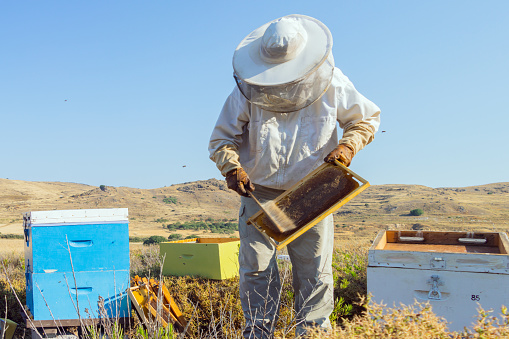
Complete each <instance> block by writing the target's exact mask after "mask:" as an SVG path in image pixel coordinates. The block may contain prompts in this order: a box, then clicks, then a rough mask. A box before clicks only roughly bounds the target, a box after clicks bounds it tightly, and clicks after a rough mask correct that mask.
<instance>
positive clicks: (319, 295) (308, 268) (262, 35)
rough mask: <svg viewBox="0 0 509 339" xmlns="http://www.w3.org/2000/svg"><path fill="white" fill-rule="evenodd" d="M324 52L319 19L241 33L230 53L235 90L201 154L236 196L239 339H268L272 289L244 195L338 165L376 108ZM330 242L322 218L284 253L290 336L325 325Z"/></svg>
mask: <svg viewBox="0 0 509 339" xmlns="http://www.w3.org/2000/svg"><path fill="white" fill-rule="evenodd" d="M331 49H332V36H331V33H330V32H329V29H328V28H327V27H326V26H325V25H324V24H323V23H321V22H320V21H318V20H316V19H314V18H311V17H308V16H304V15H288V16H285V17H282V18H279V19H276V20H274V21H271V22H269V23H267V24H265V25H263V26H261V27H260V28H258V29H256V30H254V31H253V32H251V34H249V35H248V36H247V37H246V38H244V40H242V42H241V43H240V44H239V45H238V47H237V49H236V50H235V53H234V55H233V69H234V78H235V81H236V82H237V86H236V87H235V88H234V89H233V91H232V93H231V94H230V96H229V97H228V98H227V99H226V102H225V104H224V106H223V109H222V111H221V113H220V115H219V118H218V120H217V123H216V126H215V127H214V130H213V132H212V136H211V138H210V144H209V152H210V158H211V159H212V160H213V161H214V162H215V163H216V165H217V167H218V168H219V170H220V171H221V174H222V175H223V176H225V177H226V182H227V185H228V188H230V189H232V190H235V191H236V192H237V193H239V194H240V195H241V196H242V197H241V206H240V212H239V233H240V251H239V265H240V298H241V304H242V309H243V311H244V316H245V319H246V327H245V329H244V336H245V337H246V338H248V337H249V338H269V337H272V335H273V332H274V327H275V324H276V320H277V316H278V311H279V301H280V290H281V286H280V280H279V273H278V268H277V262H276V250H275V247H274V246H273V245H272V244H271V242H270V241H269V240H268V238H267V236H266V235H265V234H262V233H260V232H259V231H258V230H257V229H256V228H255V227H253V226H251V225H247V224H246V221H247V220H248V219H249V217H250V216H251V215H253V214H254V213H256V212H257V211H258V210H259V207H258V206H257V205H256V204H255V202H254V201H253V199H251V198H249V197H248V196H247V192H246V191H253V194H254V195H255V196H256V197H257V198H258V199H259V200H260V201H261V202H266V201H268V200H271V199H275V198H276V197H277V196H279V195H280V194H281V193H283V192H284V191H285V190H287V189H289V188H290V187H291V186H292V185H294V184H295V183H297V182H298V181H299V180H301V179H302V178H303V177H304V176H306V175H307V174H308V173H310V172H311V171H313V170H314V169H316V168H317V167H318V166H320V165H321V164H322V163H323V161H324V160H325V161H328V162H330V161H333V160H334V159H338V160H339V161H341V162H342V163H343V164H345V165H346V166H348V165H350V162H351V161H352V158H353V156H354V155H355V154H356V153H357V152H358V151H360V150H361V149H362V148H363V147H364V146H366V145H367V144H369V143H370V142H371V141H372V140H373V137H374V134H375V133H376V131H377V130H378V126H379V124H380V109H379V108H378V107H377V106H376V105H375V104H374V103H372V102H371V101H369V100H368V99H366V98H365V97H364V96H362V94H360V93H359V92H358V91H357V90H356V89H355V87H354V86H353V84H352V83H351V82H350V80H349V79H348V78H347V77H346V76H345V75H343V73H342V72H341V71H340V70H339V69H338V68H335V67H334V59H333V56H332V52H331ZM338 125H339V127H340V128H342V130H343V136H342V138H341V139H340V140H338V127H337V126H338ZM317 203H319V202H317ZM333 240H334V229H333V219H332V215H329V216H328V217H327V218H325V219H324V220H323V221H321V222H320V223H318V224H317V225H316V226H314V227H312V228H311V229H310V230H309V231H307V232H306V233H304V234H303V235H302V236H300V237H299V238H297V239H296V240H294V241H293V242H291V243H290V244H289V245H288V247H287V248H288V254H289V256H290V260H291V263H292V272H293V287H294V292H295V311H296V321H297V327H296V334H297V335H303V334H305V332H306V327H310V326H319V327H323V328H328V327H330V321H329V316H330V314H331V313H332V310H333V306H334V305H333V279H332V265H331V264H332V250H333Z"/></svg>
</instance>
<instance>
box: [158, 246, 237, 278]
mask: <svg viewBox="0 0 509 339" xmlns="http://www.w3.org/2000/svg"><path fill="white" fill-rule="evenodd" d="M159 246H160V254H161V256H162V257H163V259H164V263H163V275H175V276H185V275H189V276H197V277H202V278H208V279H216V280H222V279H228V278H233V277H236V276H238V274H239V259H238V255H239V247H240V241H239V239H238V238H194V239H187V240H179V241H170V242H162V243H160V244H159Z"/></svg>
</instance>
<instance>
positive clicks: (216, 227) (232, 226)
mask: <svg viewBox="0 0 509 339" xmlns="http://www.w3.org/2000/svg"><path fill="white" fill-rule="evenodd" d="M166 227H167V228H168V230H170V231H176V230H193V231H210V232H212V233H219V234H232V233H234V232H235V231H237V230H238V229H239V225H238V224H237V223H235V222H229V221H226V222H225V221H217V220H216V221H214V220H213V219H210V220H209V219H207V220H206V221H200V220H198V221H196V220H194V221H186V222H184V223H180V222H176V223H173V224H168V225H166Z"/></svg>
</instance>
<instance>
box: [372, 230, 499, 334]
mask: <svg viewBox="0 0 509 339" xmlns="http://www.w3.org/2000/svg"><path fill="white" fill-rule="evenodd" d="M508 252H509V240H508V238H507V235H506V234H505V233H489V232H479V233H470V232H432V231H382V232H380V233H379V234H378V236H377V238H376V239H375V241H374V242H373V244H372V246H371V248H370V249H369V255H368V268H367V274H368V277H367V279H368V293H370V294H372V298H373V299H372V300H373V301H375V302H378V303H380V302H383V303H384V304H387V305H388V306H390V307H392V306H393V305H395V306H399V304H400V303H402V304H405V305H409V304H413V303H414V302H415V301H418V302H429V303H430V304H431V306H432V309H433V311H434V312H435V313H436V314H437V315H439V316H442V317H444V318H445V319H446V320H447V322H448V323H449V325H448V327H449V329H450V330H453V331H461V330H463V328H464V327H471V326H472V323H473V322H474V321H475V319H476V317H477V308H478V306H479V305H480V306H482V307H483V308H485V309H493V310H494V311H496V312H497V313H500V309H501V306H502V305H505V306H509V293H508V292H509V287H508V286H509V255H508Z"/></svg>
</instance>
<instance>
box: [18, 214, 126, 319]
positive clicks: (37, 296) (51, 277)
mask: <svg viewBox="0 0 509 339" xmlns="http://www.w3.org/2000/svg"><path fill="white" fill-rule="evenodd" d="M23 226H24V232H25V275H26V295H27V296H26V300H27V302H26V303H27V306H28V308H29V310H30V312H31V314H32V316H33V319H34V320H57V319H61V320H63V319H78V312H77V306H79V311H80V314H79V316H81V317H82V318H94V319H96V318H100V317H102V316H105V315H107V316H108V317H128V316H129V302H128V297H127V295H126V294H125V290H126V289H127V288H129V283H130V281H129V228H128V211H127V208H116V209H88V210H64V211H39V212H27V213H25V214H24V215H23ZM102 305H104V307H103V306H102Z"/></svg>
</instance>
